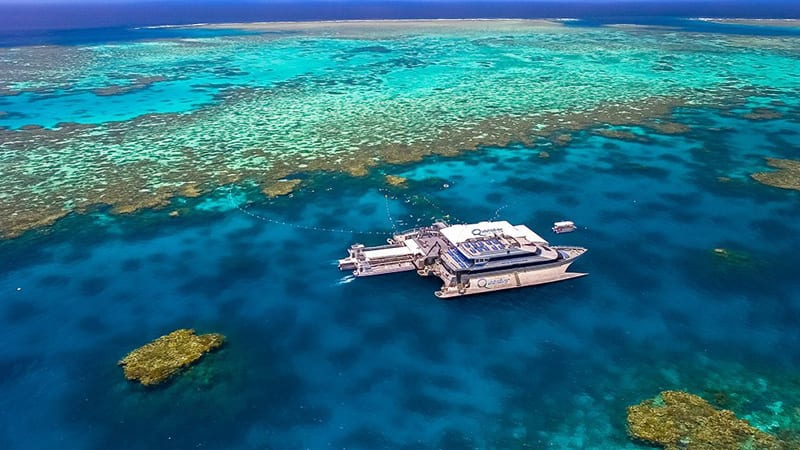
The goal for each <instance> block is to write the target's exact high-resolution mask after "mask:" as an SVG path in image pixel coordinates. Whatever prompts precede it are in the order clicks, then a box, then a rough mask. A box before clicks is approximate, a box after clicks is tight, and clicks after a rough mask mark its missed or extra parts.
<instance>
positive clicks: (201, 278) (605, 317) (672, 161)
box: [0, 22, 800, 449]
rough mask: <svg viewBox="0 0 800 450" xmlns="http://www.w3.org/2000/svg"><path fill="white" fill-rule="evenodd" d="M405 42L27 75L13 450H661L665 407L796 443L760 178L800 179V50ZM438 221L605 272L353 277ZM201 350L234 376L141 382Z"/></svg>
mask: <svg viewBox="0 0 800 450" xmlns="http://www.w3.org/2000/svg"><path fill="white" fill-rule="evenodd" d="M410 30H411V31H408V30H404V29H400V30H398V29H397V28H393V27H391V26H382V27H380V28H379V29H376V28H372V27H365V28H359V27H355V28H349V27H343V28H341V29H336V30H333V31H332V30H330V29H322V30H320V29H309V30H291V31H290V32H287V31H282V32H281V33H283V34H281V33H278V34H274V33H270V34H263V35H262V34H254V35H245V36H222V37H219V36H217V37H210V38H198V39H191V40H188V41H187V40H167V41H153V42H132V43H118V44H113V45H112V44H109V45H96V46H76V47H63V48H47V47H44V48H28V47H25V48H19V49H7V50H2V58H0V64H4V66H3V67H4V69H3V70H4V72H3V73H5V74H9V76H8V77H7V78H6V79H4V80H3V83H4V84H3V85H2V86H0V89H4V90H7V91H8V92H7V93H8V94H9V95H6V96H4V97H0V110H2V111H5V112H7V115H5V116H2V115H0V125H2V126H5V127H6V129H5V130H4V131H1V132H0V133H2V134H1V135H2V141H0V164H2V167H3V173H4V176H3V177H2V178H1V179H0V185H1V186H2V188H3V189H2V194H1V195H0V205H2V211H4V214H3V219H1V220H0V227H2V230H3V232H4V234H6V235H8V236H9V237H7V238H6V239H5V240H3V241H2V243H0V292H1V293H2V304H0V321H2V325H3V326H2V330H3V331H2V343H3V347H2V348H3V352H2V356H0V393H1V394H2V395H0V414H2V416H3V420H2V421H0V431H1V432H0V445H2V446H3V448H20V449H27V448H53V447H60V448H63V447H67V448H98V449H99V448H112V447H113V448H196V447H206V448H241V449H249V448H345V447H346V448H365V449H375V448H476V447H477V448H503V449H506V448H546V447H552V448H564V449H588V448H593V449H608V448H620V449H636V448H643V447H641V446H640V445H638V444H635V443H633V442H631V441H630V439H629V438H628V436H627V434H626V430H625V407H626V406H627V405H630V404H634V403H638V402H639V401H641V400H642V399H644V398H651V397H653V396H654V395H655V394H657V393H658V392H659V391H660V390H664V389H687V390H689V391H691V392H694V393H697V394H699V395H701V396H704V397H705V398H707V399H709V400H711V401H714V400H715V399H716V401H718V402H719V398H720V396H719V395H718V394H720V393H723V394H724V396H725V398H727V399H728V400H727V402H726V404H724V405H723V404H719V403H717V404H718V405H719V406H725V407H728V408H732V409H733V410H734V411H735V412H736V413H737V414H738V415H739V416H740V417H746V418H748V419H749V420H750V421H751V423H753V424H754V425H755V426H757V427H759V428H761V429H763V430H765V431H769V432H773V433H776V434H778V433H783V432H787V433H792V432H795V430H797V429H798V417H797V414H796V408H798V407H800V391H798V389H797V383H796V382H797V380H800V371H798V366H797V361H798V357H800V352H798V349H800V347H798V334H797V332H796V323H797V319H798V317H799V316H800V296H799V295H798V292H800V289H798V288H800V279H798V277H797V275H796V273H797V269H796V268H797V267H798V265H800V256H798V255H800V253H798V252H797V249H798V248H800V225H798V223H800V207H798V195H799V194H798V192H797V191H794V190H788V189H779V188H776V187H772V186H766V185H763V184H760V183H758V182H756V181H755V180H753V179H752V178H751V177H750V175H751V174H753V173H757V172H762V171H767V170H770V169H769V168H768V167H767V166H766V164H765V159H764V158H767V157H774V158H781V159H795V160H796V159H798V154H799V153H800V147H798V144H797V136H798V133H800V110H799V109H798V102H797V94H798V92H800V91H798V87H800V78H798V77H797V75H796V73H795V72H796V70H793V68H794V67H797V63H798V55H800V52H798V49H799V48H800V41H798V40H797V38H796V37H791V36H789V37H787V36H778V37H776V36H759V35H749V36H742V35H728V34H702V35H698V34H693V33H688V32H678V31H674V30H659V29H642V28H613V27H611V28H591V29H582V28H576V29H573V28H570V29H565V28H564V27H559V26H536V27H530V26H528V25H527V24H519V23H513V22H502V23H482V24H481V27H479V28H476V27H475V24H467V25H465V24H448V25H447V26H445V25H435V26H434V25H430V24H426V25H424V26H419V27H411V28H410ZM334 31H335V32H334ZM102 55H110V56H102ZM44 56H47V57H46V58H45V57H44ZM59 58H61V59H59ZM9 61H12V62H19V61H27V62H28V63H29V64H28V65H26V66H23V65H20V64H14V65H13V67H28V69H24V70H23V69H19V71H17V72H12V69H10V68H9V67H12V65H6V64H10V63H9ZM14 70H17V69H14ZM126 77H127V78H126ZM137 77H163V79H161V78H152V80H156V81H152V82H149V83H140V84H142V85H141V86H138V85H137V87H136V88H135V89H132V90H129V91H126V92H123V93H118V94H116V95H97V94H96V93H94V92H93V91H95V90H97V89H102V88H107V87H109V86H111V85H124V84H125V83H126V82H127V83H131V84H135V83H136V81H135V80H136V79H140V80H141V78H137ZM21 91H25V92H21ZM40 102H41V103H40ZM37 105H43V106H42V107H39V106H37ZM44 105H46V107H44ZM758 108H767V110H768V111H769V114H764V111H763V110H759V109H758ZM81 110H85V112H81ZM759 111H761V113H762V114H761V115H760V116H759V115H757V114H756V115H752V114H753V113H757V112H759ZM118 114H119V115H120V116H117V115H118ZM20 116H25V118H23V117H20ZM26 118H27V119H26ZM112 121H113V122H112ZM59 122H75V123H78V124H81V125H61V126H59V125H57V124H58V123H59ZM24 125H38V126H40V127H42V128H41V129H31V128H30V127H28V128H27V129H23V128H22V127H23V126H24ZM614 132H615V133H616V134H614ZM303 165H305V166H303ZM385 175H397V176H402V177H404V178H406V179H407V182H406V187H392V186H390V185H388V184H387V182H386V179H385ZM287 177H288V178H290V179H298V180H301V182H300V183H299V184H298V185H297V186H296V187H295V188H294V191H293V192H292V193H291V194H290V195H281V196H275V197H268V196H266V195H264V193H263V192H262V189H264V190H269V188H270V187H271V186H274V185H279V184H280V183H279V182H277V180H280V179H283V178H287ZM189 187H191V189H189ZM243 210H244V211H243ZM121 211H122V212H125V211H130V212H125V213H120V212H121ZM171 212H177V214H178V215H177V217H171V216H170V213H171ZM442 217H448V218H449V220H451V221H452V222H471V221H479V220H486V219H491V218H501V219H505V220H509V221H511V222H512V223H525V224H527V225H529V226H530V227H531V228H532V229H534V230H538V231H539V232H540V233H542V234H543V235H544V236H545V237H546V238H548V239H549V240H550V241H551V242H552V243H554V244H566V245H572V244H574V245H581V246H585V247H587V248H589V252H588V253H587V254H586V255H585V256H583V257H582V258H581V259H580V260H579V261H578V262H576V263H575V265H574V266H573V268H574V269H575V270H576V271H581V272H589V273H590V275H589V276H588V277H584V278H581V279H577V280H572V281H569V282H565V283H559V284H553V285H546V286H541V287H536V288H529V289H522V290H512V291H504V292H498V293H493V294H490V295H484V296H474V297H467V298H463V299H459V300H457V301H450V302H445V301H439V300H437V299H436V298H435V297H434V296H433V291H435V290H436V289H438V287H439V282H438V281H437V280H434V279H430V278H420V277H418V276H416V275H415V274H413V273H403V274H394V275H388V276H384V277H377V278H365V279H357V280H351V279H350V278H348V277H347V276H346V274H344V273H341V272H339V271H338V270H337V268H336V260H337V259H338V258H341V257H343V256H345V254H346V251H345V250H346V248H347V247H348V246H349V245H350V244H351V243H353V242H363V243H365V244H379V243H381V242H383V241H384V239H385V238H386V237H388V236H389V235H390V234H391V232H392V230H393V229H403V228H409V227H413V226H415V225H417V224H428V223H429V222H430V221H432V220H434V219H438V218H442ZM562 219H570V220H574V221H575V222H576V223H577V224H578V225H579V226H580V229H579V230H578V231H577V232H575V233H572V234H564V235H553V234H551V233H550V232H549V231H548V228H549V227H550V226H551V224H552V222H553V221H556V220H562ZM315 229H316V230H315ZM332 229H335V230H345V231H337V232H333V231H326V230H332ZM12 236H13V237H12ZM715 249H718V250H722V251H723V252H720V251H715ZM183 327H192V328H195V329H196V330H197V331H198V332H219V333H223V334H225V335H226V336H227V337H228V345H227V346H226V347H225V348H224V349H223V350H221V351H219V352H217V353H214V354H212V355H209V356H208V357H207V358H206V359H204V360H203V361H202V362H201V363H200V364H199V365H197V366H195V367H193V368H191V369H190V370H188V371H187V372H186V373H184V374H183V375H182V376H180V377H179V378H177V379H175V380H174V381H173V382H172V383H170V384H168V385H166V386H164V387H160V388H157V389H143V388H141V387H139V386H137V385H134V384H131V383H129V382H127V381H125V380H124V378H123V376H122V372H121V370H120V368H119V367H117V366H116V362H117V361H118V360H119V359H120V358H121V357H123V356H124V355H125V354H126V353H127V352H128V351H130V350H131V349H133V348H135V347H138V346H140V345H142V344H144V343H145V342H147V341H149V340H151V339H153V338H155V337H157V336H160V335H162V334H165V333H167V332H169V331H171V330H173V329H176V328H183ZM779 402H780V403H779Z"/></svg>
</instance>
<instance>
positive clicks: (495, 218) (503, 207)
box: [489, 203, 510, 222]
mask: <svg viewBox="0 0 800 450" xmlns="http://www.w3.org/2000/svg"><path fill="white" fill-rule="evenodd" d="M509 206H510V205H509V204H508V203H506V204H505V205H503V206H501V207H499V208H497V209H496V210H494V215H493V216H492V218H491V219H489V221H490V222H492V221H495V220H497V219H499V218H500V211H502V210H504V209H506V208H508V207H509Z"/></svg>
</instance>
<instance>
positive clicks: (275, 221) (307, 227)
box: [228, 185, 508, 236]
mask: <svg viewBox="0 0 800 450" xmlns="http://www.w3.org/2000/svg"><path fill="white" fill-rule="evenodd" d="M403 197H404V198H405V199H406V203H411V202H412V198H411V197H408V196H405V195H404V196H403ZM413 198H419V199H422V200H424V201H425V202H426V203H427V204H428V205H430V206H431V207H433V208H434V209H436V210H437V211H439V213H440V214H441V215H442V217H444V218H447V219H448V220H447V221H448V222H451V223H462V221H460V220H458V219H457V218H456V217H453V216H451V215H450V214H448V213H447V212H446V211H445V210H443V209H442V208H441V207H440V206H438V205H437V204H435V203H434V202H433V201H432V200H430V199H429V198H428V197H426V196H425V195H422V194H415V195H414V196H413ZM383 199H384V204H385V207H386V219H387V220H388V221H389V224H390V225H391V227H392V234H396V233H397V224H396V223H395V221H394V218H393V217H392V212H391V209H390V207H389V195H388V194H387V193H384V195H383ZM228 201H229V202H230V204H231V206H233V207H234V208H236V209H238V210H239V211H241V212H243V213H245V214H247V215H248V216H250V217H252V218H254V219H257V220H261V221H264V222H267V223H271V224H275V225H281V226H286V227H290V228H296V229H300V230H308V231H324V232H328V233H346V234H367V235H374V236H386V235H387V234H388V232H387V231H368V230H351V229H346V228H327V227H317V226H312V225H303V224H298V223H292V222H287V221H285V220H279V219H272V218H269V217H265V216H262V215H260V214H257V213H254V212H252V211H250V210H249V209H248V208H246V207H244V206H242V205H241V204H237V203H236V201H235V200H234V198H233V185H230V186H228ZM507 206H508V205H504V206H502V207H500V208H498V210H497V211H495V216H497V215H498V214H499V213H500V211H501V210H502V209H503V208H505V207H507ZM409 217H411V218H413V217H414V215H413V214H409ZM420 220H421V219H419V218H418V219H417V222H419V221H420ZM403 223H405V222H403Z"/></svg>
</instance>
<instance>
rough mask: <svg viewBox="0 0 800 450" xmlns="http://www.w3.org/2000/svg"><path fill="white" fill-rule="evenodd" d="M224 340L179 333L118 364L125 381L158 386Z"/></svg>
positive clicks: (159, 339) (140, 349) (154, 342)
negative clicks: (123, 373)
mask: <svg viewBox="0 0 800 450" xmlns="http://www.w3.org/2000/svg"><path fill="white" fill-rule="evenodd" d="M224 341H225V336H223V335H221V334H216V333H211V334H202V335H199V336H198V335H195V334H194V330H190V329H185V328H184V329H179V330H175V331H173V332H172V333H170V334H168V335H166V336H161V337H160V338H158V339H156V340H154V341H153V342H150V343H149V344H146V345H144V346H142V347H139V348H137V349H136V350H134V351H132V352H130V353H128V354H127V355H126V356H125V357H124V358H122V359H121V360H120V361H119V363H118V364H119V365H120V366H122V369H123V371H124V372H125V378H127V379H128V380H133V381H138V382H140V383H142V384H143V385H145V386H150V385H155V384H159V383H162V382H164V381H166V380H167V379H169V378H170V377H171V376H172V375H174V374H175V373H177V372H178V371H180V370H181V369H182V368H183V367H186V366H188V365H190V364H192V363H194V362H195V361H197V360H198V359H200V358H201V357H202V356H203V354H205V353H208V352H210V351H212V350H214V349H216V348H217V347H219V346H221V345H222V343H223V342H224Z"/></svg>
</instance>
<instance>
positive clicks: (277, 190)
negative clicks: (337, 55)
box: [261, 180, 300, 198]
mask: <svg viewBox="0 0 800 450" xmlns="http://www.w3.org/2000/svg"><path fill="white" fill-rule="evenodd" d="M298 184H300V180H278V181H276V182H274V183H272V184H268V185H266V186H265V187H264V188H263V189H262V190H261V191H262V192H263V193H264V194H266V196H267V197H269V198H273V197H279V196H281V195H287V194H291V193H292V191H294V188H295V187H297V185H298Z"/></svg>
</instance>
